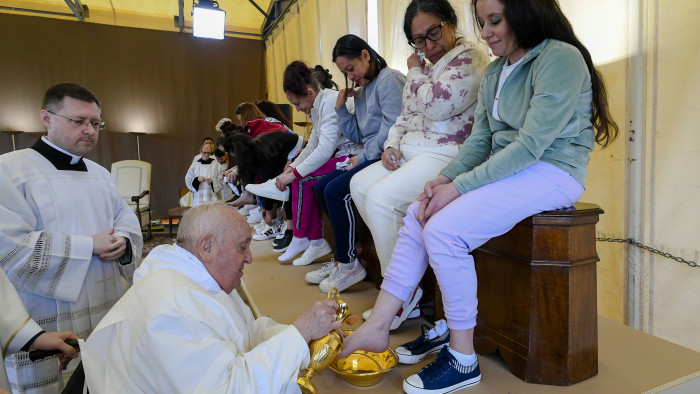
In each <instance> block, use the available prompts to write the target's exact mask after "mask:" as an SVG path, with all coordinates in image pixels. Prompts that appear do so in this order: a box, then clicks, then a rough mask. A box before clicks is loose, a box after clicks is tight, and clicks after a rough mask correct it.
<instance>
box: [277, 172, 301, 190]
mask: <svg viewBox="0 0 700 394" xmlns="http://www.w3.org/2000/svg"><path fill="white" fill-rule="evenodd" d="M295 179H296V175H294V173H293V172H290V173H287V174H282V175H280V176H278V177H277V178H276V179H275V186H277V188H278V189H279V190H280V191H284V190H285V189H286V188H287V185H289V184H290V183H292V182H294V180H295Z"/></svg>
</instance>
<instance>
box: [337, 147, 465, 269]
mask: <svg viewBox="0 0 700 394" xmlns="http://www.w3.org/2000/svg"><path fill="white" fill-rule="evenodd" d="M458 151H459V148H458V147H457V146H454V145H450V146H438V147H425V146H413V145H402V146H401V155H402V159H403V160H402V163H403V164H402V165H401V167H400V168H399V169H398V170H396V171H389V170H387V169H386V168H385V167H384V165H383V164H382V162H381V160H380V161H378V162H376V163H374V164H372V165H370V166H369V167H367V168H365V169H364V170H362V171H360V172H358V173H357V174H355V176H353V177H352V180H351V181H350V193H351V194H352V199H353V201H354V202H355V206H356V207H357V210H358V211H359V212H360V216H362V219H363V220H364V221H365V223H366V224H367V227H368V228H369V229H370V231H371V232H372V237H373V238H374V247H375V248H376V250H377V257H378V258H379V263H380V265H381V269H382V275H384V271H385V270H386V267H387V266H388V265H389V261H390V260H391V252H392V251H393V250H394V244H395V243H396V238H397V234H398V232H399V229H400V228H401V226H402V225H403V217H404V216H405V214H406V209H407V208H408V205H410V203H412V202H413V201H415V200H416V198H417V197H418V195H420V194H421V193H422V192H423V187H424V186H425V183H426V182H428V181H430V180H433V179H435V178H436V177H437V176H438V174H439V173H440V171H442V169H443V168H445V166H446V165H447V164H448V163H449V162H450V161H451V160H452V158H453V157H454V156H456V155H457V152H458ZM404 160H405V162H404Z"/></svg>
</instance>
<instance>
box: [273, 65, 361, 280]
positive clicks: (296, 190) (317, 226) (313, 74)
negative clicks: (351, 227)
mask: <svg viewBox="0 0 700 394" xmlns="http://www.w3.org/2000/svg"><path fill="white" fill-rule="evenodd" d="M331 78H332V76H331V74H330V73H329V72H328V70H326V69H324V68H323V67H322V66H316V68H315V69H311V68H309V67H307V66H306V64H305V63H304V62H301V61H295V62H292V63H291V64H289V65H288V66H287V68H286V69H285V70H284V81H283V89H284V93H285V94H286V95H287V100H289V102H290V103H291V104H292V105H294V107H296V109H297V111H301V112H304V113H305V114H306V115H307V116H309V118H310V119H311V123H312V124H313V128H312V129H311V135H310V136H309V142H308V143H307V144H306V147H305V148H304V150H303V151H302V153H301V154H300V155H299V156H298V157H297V158H296V159H295V160H294V162H293V163H292V164H291V165H290V166H289V167H287V168H286V169H285V170H284V173H283V174H282V175H280V176H278V177H277V182H276V183H277V187H278V188H279V189H280V190H284V189H285V188H286V187H287V185H289V184H291V185H292V204H291V206H292V215H291V217H292V218H294V219H293V220H292V226H293V229H294V230H293V234H294V238H293V239H292V241H291V243H290V244H289V247H288V248H287V250H286V252H285V253H284V254H283V255H281V256H280V257H279V258H278V259H279V260H280V261H288V260H291V259H292V258H293V257H295V256H296V255H297V254H299V253H301V252H304V251H306V250H311V251H314V252H315V253H318V254H319V255H320V256H322V255H324V254H328V253H330V252H331V247H330V245H329V244H328V242H326V240H325V239H323V228H322V222H321V215H320V212H319V210H318V202H317V200H316V196H315V194H314V186H315V185H316V183H317V182H318V180H319V179H321V177H322V176H324V175H326V174H328V173H330V172H332V171H334V170H335V169H336V164H337V163H340V162H344V161H345V160H346V159H348V157H349V156H350V155H357V154H359V153H361V152H362V147H361V146H359V145H357V144H355V143H353V142H351V141H350V140H348V139H347V138H345V137H343V136H342V134H341V131H340V128H339V127H338V115H337V114H336V112H335V103H336V101H337V99H338V91H337V90H333V89H331V88H333V87H334V86H335V88H336V89H337V87H338V85H336V84H335V83H334V82H333V81H331ZM312 261H313V260H312V259H311V258H309V256H308V254H307V255H306V256H302V257H301V258H299V259H296V260H294V262H293V263H292V264H294V265H305V264H309V263H311V262H312ZM316 283H318V282H316Z"/></svg>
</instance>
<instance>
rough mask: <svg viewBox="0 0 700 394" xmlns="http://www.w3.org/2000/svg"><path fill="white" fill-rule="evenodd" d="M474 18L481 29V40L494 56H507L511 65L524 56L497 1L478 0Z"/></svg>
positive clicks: (523, 51)
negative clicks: (475, 17) (487, 45)
mask: <svg viewBox="0 0 700 394" xmlns="http://www.w3.org/2000/svg"><path fill="white" fill-rule="evenodd" d="M476 16H477V22H478V23H479V26H480V27H481V38H482V39H483V40H484V41H486V42H487V43H488V44H489V47H490V48H491V51H492V52H493V54H494V55H496V56H508V59H509V60H510V63H511V64H513V63H515V62H517V61H518V60H520V59H522V57H523V56H525V54H526V53H527V50H525V49H523V48H520V47H519V46H518V41H517V40H516V38H515V34H514V33H513V31H512V30H511V29H510V26H509V25H508V22H507V21H506V18H505V16H504V6H503V4H502V3H501V2H500V1H499V0H478V1H477V2H476Z"/></svg>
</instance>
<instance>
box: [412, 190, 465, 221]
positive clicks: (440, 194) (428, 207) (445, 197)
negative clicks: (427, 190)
mask: <svg viewBox="0 0 700 394" xmlns="http://www.w3.org/2000/svg"><path fill="white" fill-rule="evenodd" d="M431 191H432V193H431V194H432V197H427V196H426V197H425V198H423V199H422V200H421V204H420V208H419V210H418V217H417V218H416V219H418V221H419V222H420V223H421V225H422V226H424V227H425V224H426V223H427V222H428V219H430V217H432V216H433V215H434V214H435V213H436V212H438V211H439V210H441V209H442V208H444V207H445V206H446V205H447V204H449V203H451V202H452V201H454V200H455V199H456V198H457V197H459V196H461V195H462V194H461V193H460V192H459V190H457V188H456V187H455V185H454V183H452V182H450V183H447V184H442V185H437V186H435V187H433V188H432V189H431Z"/></svg>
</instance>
